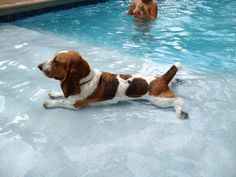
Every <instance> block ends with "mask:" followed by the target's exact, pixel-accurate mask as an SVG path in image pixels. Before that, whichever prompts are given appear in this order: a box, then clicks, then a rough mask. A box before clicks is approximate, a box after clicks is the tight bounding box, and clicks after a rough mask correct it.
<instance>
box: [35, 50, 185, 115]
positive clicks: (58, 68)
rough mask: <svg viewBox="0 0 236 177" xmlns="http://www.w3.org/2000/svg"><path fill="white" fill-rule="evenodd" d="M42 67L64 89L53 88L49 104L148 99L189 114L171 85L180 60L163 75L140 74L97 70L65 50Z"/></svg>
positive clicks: (71, 105)
mask: <svg viewBox="0 0 236 177" xmlns="http://www.w3.org/2000/svg"><path fill="white" fill-rule="evenodd" d="M38 67H39V69H40V70H41V71H43V73H44V74H45V75H46V76H47V77H49V78H54V79H56V80H59V81H60V82H61V88H62V91H63V93H59V92H54V91H51V92H49V96H50V97H51V98H52V99H51V100H47V101H45V102H44V106H45V108H57V107H61V108H69V109H79V108H80V107H82V106H85V105H89V104H94V103H98V102H99V103H105V102H109V103H117V102H118V101H122V100H130V99H145V100H149V101H150V102H152V103H153V104H154V105H157V106H160V107H174V109H175V112H176V114H177V116H178V117H179V118H183V119H185V118H188V114H187V113H186V112H184V111H183V101H182V99H181V98H178V97H176V95H175V94H174V92H173V91H172V90H171V89H170V87H169V85H168V84H169V83H170V81H171V80H172V78H173V77H174V76H175V74H176V72H177V71H178V69H180V68H181V64H180V63H176V64H175V65H173V66H172V67H171V68H170V69H169V70H168V71H167V72H166V73H165V74H164V75H162V76H161V77H140V76H137V75H131V74H112V73H109V72H101V71H98V70H93V69H92V68H90V66H89V64H88V63H87V62H86V61H85V60H84V59H83V58H82V56H81V55H80V54H79V53H78V52H76V51H61V52H59V53H58V54H57V55H56V56H55V57H54V58H53V59H52V60H51V61H48V62H45V63H42V64H39V65H38Z"/></svg>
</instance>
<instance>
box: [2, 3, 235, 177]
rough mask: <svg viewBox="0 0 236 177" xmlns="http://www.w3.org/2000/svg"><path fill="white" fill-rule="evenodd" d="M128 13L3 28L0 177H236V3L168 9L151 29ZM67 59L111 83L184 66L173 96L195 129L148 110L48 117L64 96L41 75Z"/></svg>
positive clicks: (110, 11) (85, 13) (67, 14)
mask: <svg viewBox="0 0 236 177" xmlns="http://www.w3.org/2000/svg"><path fill="white" fill-rule="evenodd" d="M127 5H128V1H107V2H104V3H100V4H96V5H95V4H94V5H88V6H80V7H75V8H72V9H68V10H63V11H55V12H50V13H46V14H41V15H39V16H34V17H30V18H25V19H21V20H18V21H15V22H12V23H4V24H3V23H2V24H0V36H1V37H0V75H1V79H0V117H1V118H0V176H4V177H5V176H6V177H8V176H24V177H37V176H49V177H54V176H55V177H60V176H61V177H64V176H68V177H74V176H90V177H93V176H96V177H98V176H103V177H104V176H114V177H115V176H119V177H120V176H129V177H131V176H137V177H139V176H140V177H143V176H145V177H146V176H150V177H152V176H161V177H173V176H176V177H177V176H179V177H190V176H191V177H192V176H196V177H199V176H202V177H205V176H207V177H234V176H236V169H235V166H236V161H235V159H236V148H235V147H236V142H235V139H236V129H235V128H236V120H235V113H236V108H235V104H236V102H235V100H236V91H235V88H236V76H235V72H236V50H235V46H236V34H235V31H236V25H235V24H236V23H235V22H236V21H235V20H236V18H235V17H236V12H235V10H234V7H235V5H236V3H235V2H233V1H229V0H228V1H227V0H225V1H214V2H212V1H208V0H202V1H199V0H198V1H192V2H189V1H186V0H181V1H170V0H165V1H164V0H163V1H159V10H160V11H159V17H158V19H157V20H156V21H154V22H150V23H148V22H145V21H138V20H134V19H133V17H131V16H126V15H125V11H126V10H127ZM67 49H74V50H78V51H80V52H81V54H82V55H83V56H84V57H85V58H86V59H87V60H88V61H89V63H91V65H92V66H93V67H94V68H97V69H100V70H104V71H111V72H114V73H139V74H142V75H157V74H161V73H163V72H164V71H165V70H166V69H167V68H169V66H170V65H172V64H173V63H174V62H176V61H180V62H181V63H183V66H184V67H183V70H182V71H181V72H180V73H178V75H177V76H178V77H179V78H182V79H184V80H185V83H184V84H182V85H179V86H177V87H175V88H174V89H175V90H176V92H177V93H178V95H180V96H182V97H183V98H184V99H185V107H186V110H187V111H188V113H189V115H190V119H189V120H187V121H181V120H178V119H177V118H176V116H175V114H174V112H173V110H172V109H159V108H157V107H155V106H153V105H151V104H150V103H148V102H145V101H134V102H123V103H119V104H116V105H106V106H99V107H92V106H91V107H87V108H84V109H81V110H79V111H71V110H65V109H53V110H45V109H44V108H43V107H42V102H43V101H44V100H46V99H47V98H48V97H47V92H48V91H49V90H59V85H58V83H57V82H56V81H53V80H49V79H47V78H46V77H45V76H43V75H42V73H41V72H40V71H38V69H37V65H38V64H39V63H41V62H42V61H44V60H45V59H50V58H51V57H52V56H54V54H55V53H56V52H58V51H60V50H67ZM16 159H17V160H16ZM6 169H8V170H6Z"/></svg>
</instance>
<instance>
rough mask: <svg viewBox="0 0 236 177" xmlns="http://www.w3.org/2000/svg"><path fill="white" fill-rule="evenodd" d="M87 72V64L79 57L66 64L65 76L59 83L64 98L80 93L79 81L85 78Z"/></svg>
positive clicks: (88, 69)
mask: <svg viewBox="0 0 236 177" xmlns="http://www.w3.org/2000/svg"><path fill="white" fill-rule="evenodd" d="M89 72H90V68H89V65H88V63H87V62H86V61H85V60H83V59H82V57H80V56H79V57H77V58H75V59H72V60H70V61H69V62H68V63H67V70H66V75H65V77H64V79H63V80H62V81H61V88H62V90H63V93H64V96H65V97H66V98H67V97H68V96H70V95H76V94H79V93H80V79H82V78H84V77H86V76H87V75H88V74H89Z"/></svg>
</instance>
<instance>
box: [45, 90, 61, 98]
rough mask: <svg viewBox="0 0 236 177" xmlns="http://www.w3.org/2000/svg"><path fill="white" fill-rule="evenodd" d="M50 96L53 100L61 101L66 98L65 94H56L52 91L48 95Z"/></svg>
mask: <svg viewBox="0 0 236 177" xmlns="http://www.w3.org/2000/svg"><path fill="white" fill-rule="evenodd" d="M48 96H49V97H50V98H52V99H61V98H64V95H63V93H61V92H55V91H50V92H49V93H48Z"/></svg>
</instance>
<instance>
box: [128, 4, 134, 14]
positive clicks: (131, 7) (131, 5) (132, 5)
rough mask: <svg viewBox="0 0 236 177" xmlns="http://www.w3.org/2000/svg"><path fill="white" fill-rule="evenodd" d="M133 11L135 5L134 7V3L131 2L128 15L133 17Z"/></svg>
mask: <svg viewBox="0 0 236 177" xmlns="http://www.w3.org/2000/svg"><path fill="white" fill-rule="evenodd" d="M134 9H135V5H134V2H131V3H130V9H129V11H128V13H127V14H128V15H134V12H133V11H134Z"/></svg>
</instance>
